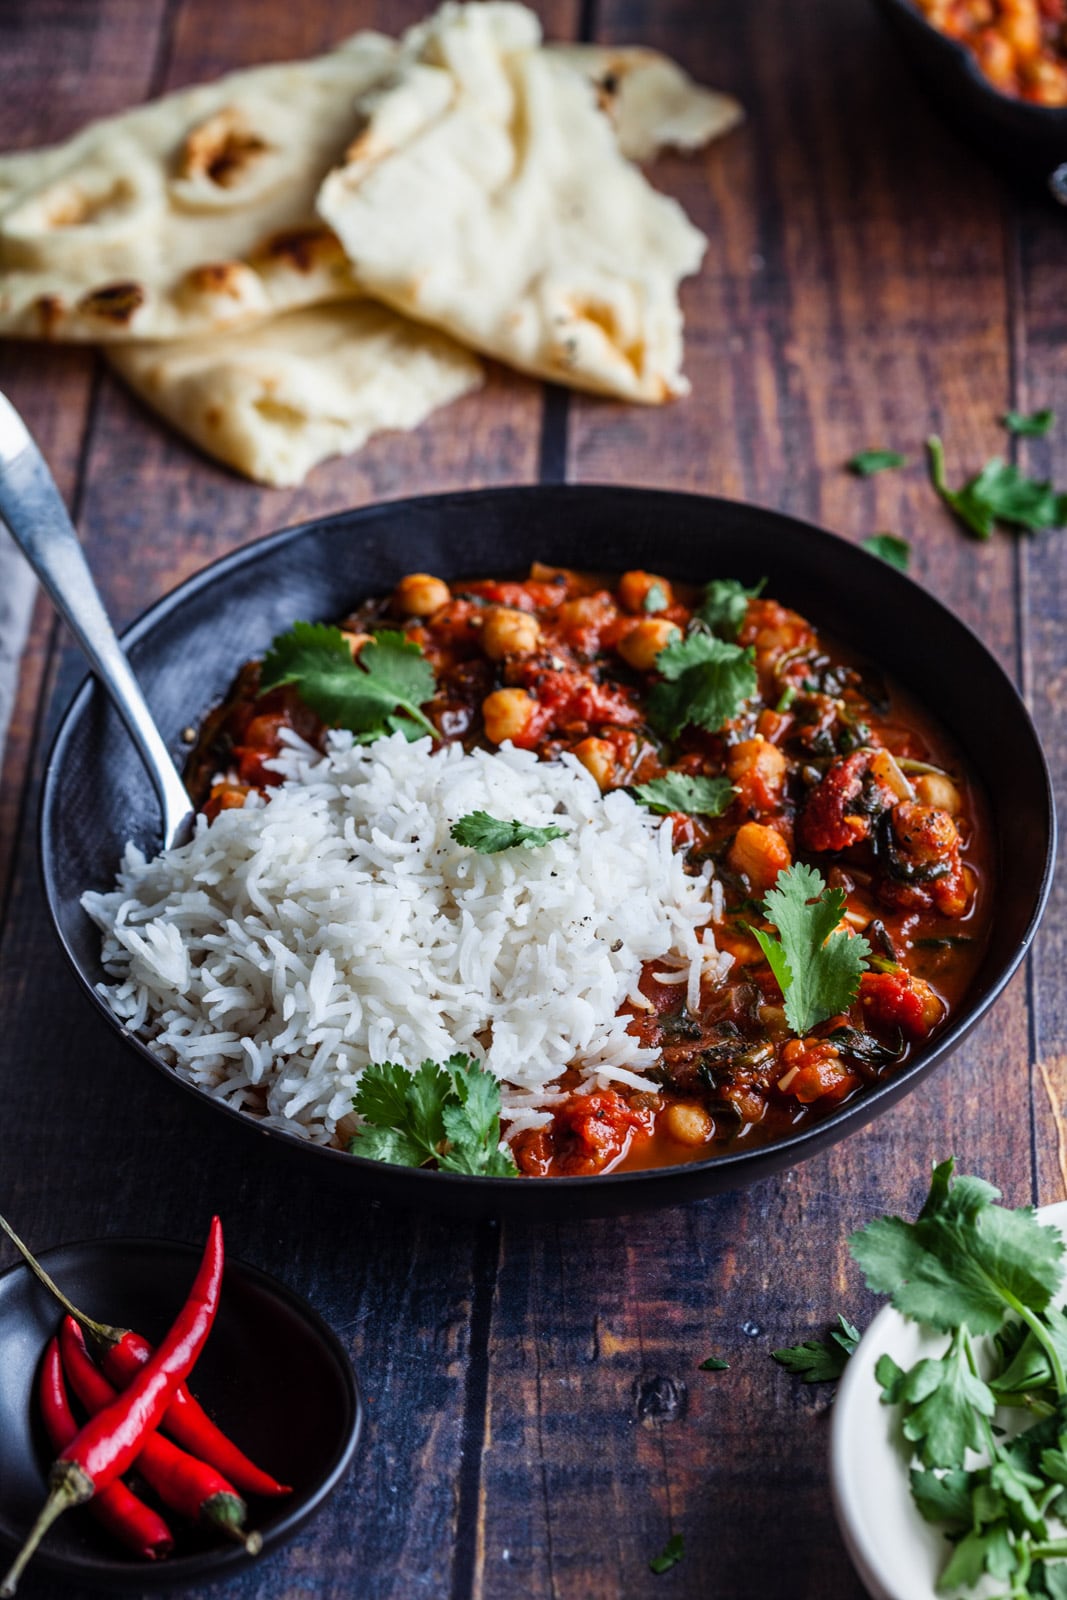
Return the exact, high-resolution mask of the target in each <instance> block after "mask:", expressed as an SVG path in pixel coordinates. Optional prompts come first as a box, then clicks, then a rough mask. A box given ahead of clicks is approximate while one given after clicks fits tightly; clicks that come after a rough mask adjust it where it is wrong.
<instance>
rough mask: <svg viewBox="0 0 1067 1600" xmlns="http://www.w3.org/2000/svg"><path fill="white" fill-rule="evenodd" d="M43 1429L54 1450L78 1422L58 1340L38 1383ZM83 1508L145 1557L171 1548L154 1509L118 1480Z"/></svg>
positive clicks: (157, 1556)
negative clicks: (64, 1377)
mask: <svg viewBox="0 0 1067 1600" xmlns="http://www.w3.org/2000/svg"><path fill="white" fill-rule="evenodd" d="M38 1398H39V1400H40V1402H41V1416H42V1418H43V1420H44V1426H45V1432H46V1433H47V1434H48V1437H49V1439H50V1440H51V1443H52V1449H53V1450H55V1451H56V1453H57V1454H58V1453H59V1452H60V1451H61V1450H65V1449H66V1448H67V1446H68V1445H69V1444H70V1443H71V1442H72V1441H73V1440H74V1439H75V1438H76V1437H77V1433H78V1424H77V1423H76V1422H75V1420H74V1413H73V1412H72V1411H71V1409H70V1400H69V1398H68V1396H67V1386H66V1384H65V1382H64V1381H63V1362H62V1360H61V1358H60V1354H59V1340H58V1339H52V1340H50V1341H49V1344H48V1349H47V1350H46V1351H45V1355H44V1363H43V1365H42V1367H41V1380H40V1384H39V1386H38ZM87 1509H88V1510H89V1511H90V1512H91V1513H92V1515H93V1516H94V1517H95V1518H96V1520H97V1521H98V1522H99V1523H100V1524H101V1526H102V1527H105V1528H106V1529H107V1531H108V1532H109V1533H110V1534H113V1535H114V1537H115V1538H116V1539H119V1540H120V1541H121V1542H122V1543H123V1544H124V1545H127V1546H128V1547H129V1548H130V1549H131V1550H133V1551H135V1552H136V1554H137V1555H139V1556H143V1557H144V1559H145V1560H146V1561H157V1560H159V1559H160V1557H162V1556H166V1555H169V1554H170V1552H171V1551H172V1550H173V1548H174V1535H173V1534H172V1533H171V1531H170V1529H169V1528H168V1527H167V1524H166V1523H165V1522H164V1521H163V1518H162V1517H161V1516H160V1515H159V1512H158V1511H153V1510H152V1507H151V1506H146V1505H145V1503H144V1501H143V1500H139V1499H138V1498H137V1496H136V1495H135V1494H134V1493H133V1491H132V1490H131V1489H127V1487H126V1485H125V1484H124V1483H122V1482H121V1481H119V1480H116V1481H115V1482H114V1483H111V1484H109V1485H108V1487H107V1488H106V1489H102V1490H101V1491H100V1493H99V1494H98V1495H96V1496H94V1498H93V1499H92V1500H90V1502H89V1505H88V1507H87Z"/></svg>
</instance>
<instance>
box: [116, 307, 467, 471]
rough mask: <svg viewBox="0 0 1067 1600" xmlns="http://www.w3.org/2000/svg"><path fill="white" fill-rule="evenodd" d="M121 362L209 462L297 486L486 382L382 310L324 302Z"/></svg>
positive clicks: (462, 359)
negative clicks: (336, 458) (317, 469)
mask: <svg viewBox="0 0 1067 1600" xmlns="http://www.w3.org/2000/svg"><path fill="white" fill-rule="evenodd" d="M108 355H109V357H110V360H111V363H112V365H113V366H114V367H115V368H116V370H117V371H118V372H119V373H121V375H122V376H123V378H125V380H126V382H127V383H128V384H129V385H130V387H131V388H132V389H134V390H135V391H136V393H137V394H139V395H140V396H141V397H142V398H143V399H144V400H146V401H147V402H148V404H149V405H150V406H152V407H154V408H155V410H157V411H158V412H160V414H161V415H162V416H164V417H165V418H166V419H167V421H168V422H171V423H173V424H174V426H175V427H176V428H178V429H179V430H180V431H181V432H182V433H185V434H187V435H188V436H189V438H191V439H193V440H194V441H195V443H197V444H198V445H200V446H201V448H202V449H204V450H206V451H207V453H208V454H209V455H212V456H216V457H217V458H218V460H220V461H224V462H226V464H227V465H228V466H231V467H235V468H236V469H237V471H238V472H243V473H244V474H245V475H246V476H247V477H249V478H254V479H256V481H257V482H259V483H269V484H275V485H279V486H280V485H291V484H297V483H300V482H301V481H302V479H303V478H304V476H305V475H306V474H307V473H308V472H309V471H310V470H311V468H312V467H313V466H315V465H317V463H318V462H320V461H322V460H324V459H325V458H326V457H327V456H333V455H342V454H345V453H347V452H348V451H351V450H358V449H359V447H360V446H361V445H362V444H364V443H365V441H366V440H367V439H368V438H369V437H370V436H371V434H372V433H378V432H380V431H381V430H382V429H384V428H414V427H416V426H417V425H418V424H419V423H420V422H422V420H423V419H424V418H425V417H427V416H428V415H429V413H430V412H431V411H433V410H434V409H435V408H436V407H437V406H440V405H444V404H445V402H446V401H448V400H455V399H457V398H458V397H459V396H460V395H462V394H467V393H468V392H469V391H470V390H471V389H476V388H478V386H479V385H480V384H481V382H482V377H483V373H482V367H481V363H480V362H479V361H478V360H477V359H476V358H475V357H474V356H472V355H471V354H470V353H469V352H468V351H466V350H462V349H460V348H459V346H458V345H455V344H453V343H452V341H451V339H446V338H444V337H443V335H441V334H438V333H434V332H432V331H431V330H430V329H427V328H420V327H417V326H416V325H415V324H414V323H411V322H408V321H406V320H405V319H404V318H403V317H398V316H396V315H394V313H393V312H391V311H389V310H387V309H386V308H385V307H384V306H378V305H374V304H372V303H371V302H370V301H361V302H360V303H359V304H357V305H332V306H315V307H312V308H310V309H308V310H304V311H293V312H290V313H289V314H288V315H287V316H284V317H276V318H275V319H274V320H273V321H271V322H265V323H263V324H262V325H261V326H260V327H258V328H253V329H249V330H247V331H244V332H241V333H234V334H222V335H208V336H206V337H204V338H201V339H187V340H182V341H180V342H178V343H170V344H124V345H113V346H112V347H111V348H110V349H109V351H108Z"/></svg>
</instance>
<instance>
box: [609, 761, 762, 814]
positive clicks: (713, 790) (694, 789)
mask: <svg viewBox="0 0 1067 1600" xmlns="http://www.w3.org/2000/svg"><path fill="white" fill-rule="evenodd" d="M632 792H633V797H634V799H635V800H638V801H640V803H641V805H643V806H648V808H649V810H650V811H657V812H659V813H660V815H661V816H667V815H668V814H669V813H670V812H672V811H684V812H685V813H686V815H687V816H691V817H721V816H722V813H723V812H724V811H725V810H726V808H727V807H728V806H729V805H730V804H731V802H732V801H733V798H734V795H735V794H736V793H737V790H736V789H735V788H734V786H733V784H732V783H731V782H730V780H729V778H690V777H687V776H686V774H685V773H684V772H668V773H667V774H666V776H665V777H662V778H652V779H650V780H649V782H648V783H637V784H635V785H634V787H633V791H632Z"/></svg>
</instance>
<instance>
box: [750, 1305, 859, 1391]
mask: <svg viewBox="0 0 1067 1600" xmlns="http://www.w3.org/2000/svg"><path fill="white" fill-rule="evenodd" d="M859 1342H860V1334H859V1329H858V1328H856V1327H854V1326H853V1324H852V1323H851V1322H849V1320H848V1318H847V1317H843V1316H841V1314H840V1312H839V1313H838V1317H837V1326H836V1327H835V1328H831V1329H830V1331H829V1333H828V1335H827V1337H826V1339H825V1340H822V1339H806V1340H805V1341H804V1343H803V1344H792V1345H786V1346H785V1347H784V1348H783V1349H781V1350H772V1351H771V1359H772V1360H773V1361H777V1363H778V1365H779V1366H780V1367H785V1369H786V1371H787V1372H792V1373H793V1374H794V1375H795V1376H796V1377H798V1378H799V1379H800V1380H801V1382H802V1383H835V1382H836V1381H837V1379H838V1378H839V1377H840V1376H841V1374H842V1373H843V1372H844V1370H845V1364H846V1362H847V1361H848V1358H849V1356H850V1355H852V1353H853V1351H854V1350H855V1348H856V1346H857V1345H858V1344H859Z"/></svg>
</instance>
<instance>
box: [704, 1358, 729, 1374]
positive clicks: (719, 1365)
mask: <svg viewBox="0 0 1067 1600" xmlns="http://www.w3.org/2000/svg"><path fill="white" fill-rule="evenodd" d="M700 1370H701V1372H729V1370H730V1363H729V1362H728V1361H724V1360H723V1359H722V1357H721V1356H708V1358H707V1360H706V1361H702V1362H701V1363H700Z"/></svg>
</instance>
